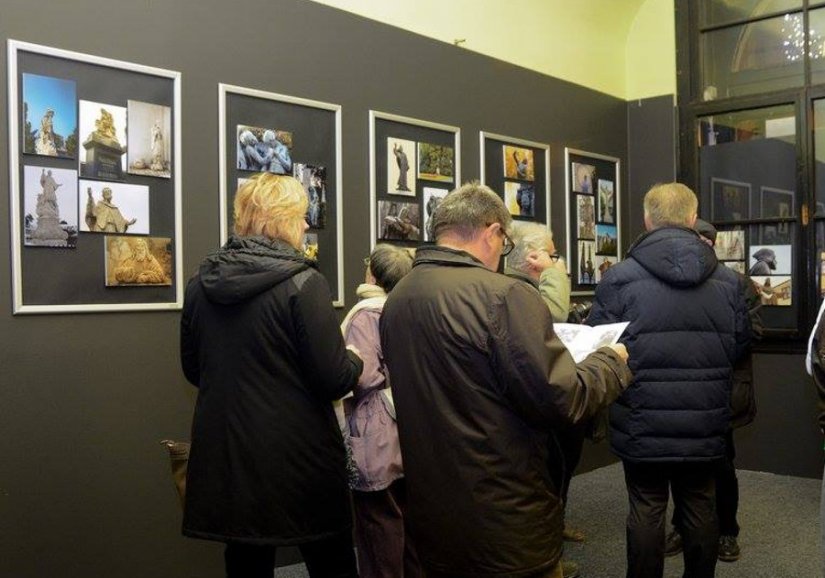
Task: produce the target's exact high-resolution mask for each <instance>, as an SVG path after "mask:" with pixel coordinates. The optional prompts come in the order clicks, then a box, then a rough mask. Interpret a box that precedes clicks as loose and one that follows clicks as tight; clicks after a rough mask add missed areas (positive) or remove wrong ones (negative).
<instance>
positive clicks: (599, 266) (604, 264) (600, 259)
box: [596, 255, 617, 283]
mask: <svg viewBox="0 0 825 578" xmlns="http://www.w3.org/2000/svg"><path fill="white" fill-rule="evenodd" d="M616 262H617V259H616V257H615V256H612V255H598V256H597V257H596V283H599V282H600V281H601V280H602V277H604V274H605V273H607V270H608V269H610V268H611V267H612V266H613V265H615V264H616Z"/></svg>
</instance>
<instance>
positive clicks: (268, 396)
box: [181, 174, 362, 578]
mask: <svg viewBox="0 0 825 578" xmlns="http://www.w3.org/2000/svg"><path fill="white" fill-rule="evenodd" d="M234 208H235V210H234V218H235V234H234V235H233V236H232V237H231V238H230V239H229V240H228V241H227V242H226V244H225V245H224V246H223V247H221V248H220V249H219V250H218V251H216V252H215V253H213V254H211V255H209V256H208V257H207V258H206V259H205V260H204V261H203V262H202V263H201V266H200V270H199V271H198V273H197V274H196V275H195V276H194V277H193V278H192V279H191V280H190V282H189V285H188V286H187V288H186V298H185V302H184V310H183V318H182V320H181V361H182V365H183V371H184V373H185V375H186V378H187V379H188V380H189V381H190V382H191V383H192V384H194V385H195V386H196V387H198V388H199V392H198V400H197V404H196V407H195V415H194V418H193V424H192V450H191V456H190V460H189V472H188V477H187V492H186V506H185V513H184V522H183V533H184V534H185V535H187V536H190V537H193V538H202V539H206V540H217V541H221V542H225V543H226V544H227V545H226V552H225V561H226V575H227V577H228V578H235V577H239V578H240V577H243V578H257V577H263V576H266V577H267V578H271V577H272V572H273V568H274V565H275V550H276V548H277V547H278V546H284V545H296V546H298V547H299V548H300V549H301V553H302V555H303V557H304V561H305V562H306V564H307V569H308V570H309V573H310V576H313V577H316V576H324V577H338V576H340V577H350V576H357V572H356V569H355V558H354V556H353V545H352V535H351V525H352V522H351V511H350V501H349V500H350V498H349V492H348V488H347V472H346V458H345V450H344V446H343V442H342V438H341V431H340V429H339V428H338V425H337V422H336V419H335V415H334V413H333V410H332V404H331V403H330V402H331V401H332V400H335V399H338V398H340V397H342V396H343V395H345V394H346V393H347V392H348V391H349V390H350V389H352V387H353V386H354V385H355V384H356V383H357V381H358V377H359V375H360V373H361V369H362V363H361V360H360V359H359V358H358V357H357V356H356V355H354V354H353V353H351V352H349V351H347V350H346V349H345V347H344V340H343V338H342V336H341V333H340V331H339V330H338V322H337V319H336V317H335V312H334V311H333V309H332V305H331V301H332V299H331V296H330V291H329V287H328V285H327V282H326V281H325V280H324V278H323V277H322V276H321V275H320V274H319V273H318V271H317V270H315V265H314V262H313V261H310V260H307V259H306V258H305V257H304V256H303V253H302V250H301V247H302V244H303V237H304V231H306V229H307V224H306V221H305V220H304V215H305V214H306V210H307V197H306V193H305V192H304V190H303V187H302V186H301V184H300V183H299V182H298V181H296V180H295V179H293V178H292V177H287V176H282V175H272V174H260V175H256V176H255V177H253V178H252V179H251V180H250V181H249V182H247V183H246V184H244V185H243V186H242V187H241V188H240V189H238V192H237V193H236V196H235V205H234Z"/></svg>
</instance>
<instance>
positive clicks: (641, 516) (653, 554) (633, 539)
mask: <svg viewBox="0 0 825 578" xmlns="http://www.w3.org/2000/svg"><path fill="white" fill-rule="evenodd" d="M623 463H624V472H625V482H626V484H627V495H628V501H629V506H630V508H629V512H628V515H627V577H628V578H661V576H662V574H663V572H664V559H665V518H666V516H667V501H668V495H669V493H670V491H672V493H673V502H674V504H675V507H676V514H675V518H676V519H677V520H678V522H679V531H680V533H681V535H682V544H683V547H684V560H685V572H684V574H683V576H684V578H713V575H714V571H715V569H716V556H717V554H718V550H719V528H718V523H717V519H716V481H715V470H716V467H717V465H716V464H714V463H684V462H682V463H673V462H670V463H667V462H664V463H640V462H629V461H624V462H623Z"/></svg>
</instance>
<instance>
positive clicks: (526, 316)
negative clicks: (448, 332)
mask: <svg viewBox="0 0 825 578" xmlns="http://www.w3.org/2000/svg"><path fill="white" fill-rule="evenodd" d="M497 308H498V311H492V312H491V319H493V320H494V322H493V327H492V329H493V330H492V332H491V337H490V339H491V344H490V347H491V351H492V352H493V366H494V368H495V371H496V377H497V380H498V382H499V384H500V386H501V387H502V389H503V391H504V396H505V397H506V398H507V399H508V400H509V401H510V403H511V404H512V407H513V409H514V411H516V413H518V414H519V415H521V416H522V418H523V419H525V421H527V422H528V423H530V424H531V425H532V426H533V427H536V428H541V429H548V428H551V427H558V426H565V425H575V424H578V423H580V422H582V421H584V420H586V419H589V418H590V417H592V416H594V415H595V414H596V413H597V412H598V411H599V410H600V409H602V408H604V407H606V406H607V405H609V404H610V403H611V402H613V400H615V399H616V398H617V397H618V396H619V395H620V394H621V392H622V391H624V389H625V388H626V387H627V386H628V384H629V382H630V378H631V374H630V370H629V369H628V368H627V365H626V364H625V363H624V362H622V361H621V359H620V358H619V357H618V355H616V354H615V352H613V351H612V350H610V349H605V348H602V349H600V350H599V351H597V352H595V353H593V354H591V355H590V356H589V357H588V358H587V359H585V360H584V361H583V362H582V363H581V364H579V365H578V366H577V365H576V364H575V362H574V361H573V358H572V356H571V355H570V353H569V352H568V351H567V349H566V348H565V347H564V344H562V342H561V340H560V339H559V338H558V337H557V336H556V334H555V333H554V331H553V324H552V322H551V316H550V312H549V310H548V309H547V307H546V306H545V305H544V303H543V302H542V301H541V298H540V297H539V295H538V293H537V292H536V291H535V290H533V289H532V288H531V287H529V286H527V285H526V284H523V283H519V284H515V285H513V286H512V287H511V288H510V289H509V291H508V293H507V295H506V297H505V298H504V299H503V300H502V301H501V303H499V304H498V305H497Z"/></svg>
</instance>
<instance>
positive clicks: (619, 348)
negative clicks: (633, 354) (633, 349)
mask: <svg viewBox="0 0 825 578" xmlns="http://www.w3.org/2000/svg"><path fill="white" fill-rule="evenodd" d="M608 347H610V349H612V350H613V351H615V352H616V355H618V356H619V357H621V358H622V361H624V362H625V363H627V360H628V358H629V357H630V356H629V355H628V354H627V347H625V346H624V343H614V344H613V345H609V346H608Z"/></svg>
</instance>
